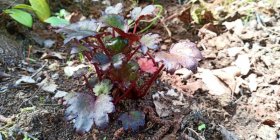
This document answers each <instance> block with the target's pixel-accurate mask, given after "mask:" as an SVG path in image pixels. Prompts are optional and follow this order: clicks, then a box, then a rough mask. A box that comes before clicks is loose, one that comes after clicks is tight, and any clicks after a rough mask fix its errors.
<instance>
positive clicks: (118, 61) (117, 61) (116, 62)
mask: <svg viewBox="0 0 280 140" xmlns="http://www.w3.org/2000/svg"><path fill="white" fill-rule="evenodd" d="M123 58H125V55H124V54H122V53H119V54H116V55H114V56H113V57H112V61H113V62H112V63H113V66H114V67H115V68H117V69H119V68H120V67H121V65H122V63H123Z"/></svg>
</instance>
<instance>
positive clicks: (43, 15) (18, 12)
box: [4, 0, 69, 28]
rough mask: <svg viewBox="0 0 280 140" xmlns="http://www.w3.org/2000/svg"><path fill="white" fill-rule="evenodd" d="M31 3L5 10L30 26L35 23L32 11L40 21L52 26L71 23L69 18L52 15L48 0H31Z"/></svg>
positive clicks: (15, 18) (23, 23)
mask: <svg viewBox="0 0 280 140" xmlns="http://www.w3.org/2000/svg"><path fill="white" fill-rule="evenodd" d="M29 3H30V5H27V4H18V5H15V6H14V7H12V8H11V9H6V10H4V12H5V13H7V14H9V15H10V16H11V17H12V18H13V19H14V20H16V21H17V22H19V23H21V24H22V25H24V26H27V27H30V28H31V27H32V25H33V19H32V16H31V14H30V12H34V13H35V15H36V16H37V17H38V18H39V20H40V21H42V22H46V23H50V24H51V25H52V26H61V25H67V24H69V22H68V21H67V20H65V19H63V18H60V17H58V16H57V17H56V16H52V17H51V11H50V7H49V4H48V3H47V2H46V0H29ZM27 11H28V12H27Z"/></svg>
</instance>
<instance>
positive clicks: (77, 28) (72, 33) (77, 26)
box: [56, 19, 102, 44]
mask: <svg viewBox="0 0 280 140" xmlns="http://www.w3.org/2000/svg"><path fill="white" fill-rule="evenodd" d="M101 26H102V24H101V23H99V22H98V21H96V20H93V19H92V20H83V21H79V22H77V23H73V24H70V25H67V26H64V27H62V28H61V29H58V30H56V32H58V33H62V34H64V35H65V39H64V44H66V43H68V42H69V41H70V40H72V39H77V40H80V39H83V38H85V37H89V36H93V35H95V34H96V32H98V29H99V28H100V27H101Z"/></svg>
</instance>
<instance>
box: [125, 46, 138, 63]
mask: <svg viewBox="0 0 280 140" xmlns="http://www.w3.org/2000/svg"><path fill="white" fill-rule="evenodd" d="M140 48H141V45H139V46H138V47H137V48H136V49H135V50H134V51H133V52H132V53H131V54H130V55H129V56H128V57H127V60H126V61H127V62H128V61H129V60H130V59H131V58H132V56H133V55H134V54H135V53H136V52H137V51H138V50H139V49H140Z"/></svg>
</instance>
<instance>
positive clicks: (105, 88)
mask: <svg viewBox="0 0 280 140" xmlns="http://www.w3.org/2000/svg"><path fill="white" fill-rule="evenodd" d="M112 88H113V85H112V84H111V81H110V80H108V79H104V80H102V81H101V82H99V83H97V84H96V85H95V86H94V88H93V92H94V93H95V95H96V96H99V95H102V94H104V95H108V94H110V91H111V89H112Z"/></svg>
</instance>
